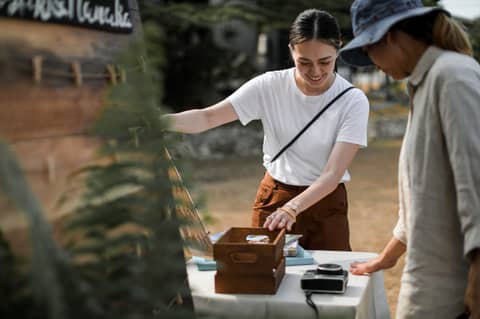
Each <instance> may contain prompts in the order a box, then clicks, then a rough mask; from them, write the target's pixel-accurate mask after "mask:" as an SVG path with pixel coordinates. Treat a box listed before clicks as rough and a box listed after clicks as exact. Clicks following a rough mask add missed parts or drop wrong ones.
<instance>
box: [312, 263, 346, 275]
mask: <svg viewBox="0 0 480 319" xmlns="http://www.w3.org/2000/svg"><path fill="white" fill-rule="evenodd" d="M317 273H318V274H322V275H341V274H342V273H343V268H342V266H340V265H338V264H320V265H318V267H317Z"/></svg>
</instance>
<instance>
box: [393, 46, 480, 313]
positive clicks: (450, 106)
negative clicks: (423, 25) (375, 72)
mask: <svg viewBox="0 0 480 319" xmlns="http://www.w3.org/2000/svg"><path fill="white" fill-rule="evenodd" d="M409 90H410V93H411V107H412V109H411V113H410V117H409V124H408V126H407V131H406V133H405V137H404V142H403V145H402V150H401V157H400V164H399V193H400V210H399V214H400V216H399V222H398V224H397V226H396V227H395V229H394V236H395V237H396V238H398V239H399V240H401V241H403V242H406V244H407V256H406V264H405V268H404V272H403V276H402V282H401V288H400V294H399V302H398V306H397V318H398V319H404V318H422V319H428V318H432V319H433V318H435V319H439V318H449V319H450V318H455V317H457V316H458V315H460V314H461V313H462V312H463V310H464V304H463V300H464V294H465V288H466V285H467V278H468V268H469V261H468V260H467V255H468V253H469V252H471V251H472V250H473V249H475V248H480V66H479V64H478V63H477V62H476V61H475V60H474V59H472V58H470V57H468V56H466V55H462V54H458V53H455V52H451V51H444V50H441V49H439V48H436V47H430V48H429V49H428V50H427V51H426V52H425V53H424V54H423V56H422V57H421V59H420V60H419V62H418V63H417V65H416V67H415V69H414V71H413V73H412V75H411V76H410V79H409Z"/></svg>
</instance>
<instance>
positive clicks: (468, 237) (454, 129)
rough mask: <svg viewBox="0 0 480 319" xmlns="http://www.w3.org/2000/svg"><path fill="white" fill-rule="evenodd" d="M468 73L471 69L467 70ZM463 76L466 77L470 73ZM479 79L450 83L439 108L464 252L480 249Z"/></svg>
mask: <svg viewBox="0 0 480 319" xmlns="http://www.w3.org/2000/svg"><path fill="white" fill-rule="evenodd" d="M467 72H468V71H467ZM463 76H465V77H467V76H469V75H468V74H464V75H463ZM478 81H479V79H478V74H477V78H476V79H472V78H470V79H467V80H463V81H450V82H447V83H446V84H445V85H444V87H443V88H442V90H441V91H440V92H441V96H440V102H439V109H440V110H439V111H440V116H441V123H442V129H443V133H444V136H445V142H446V145H447V150H448V156H449V161H450V165H451V167H452V171H453V178H454V182H455V192H456V195H457V196H456V197H457V212H458V216H459V221H460V226H461V230H462V233H463V236H464V251H463V253H464V255H465V256H467V255H468V254H469V253H470V252H471V251H472V250H474V249H475V248H480V142H479V141H480V130H479V121H480V104H479V101H480V88H479V84H478V83H479V82H478Z"/></svg>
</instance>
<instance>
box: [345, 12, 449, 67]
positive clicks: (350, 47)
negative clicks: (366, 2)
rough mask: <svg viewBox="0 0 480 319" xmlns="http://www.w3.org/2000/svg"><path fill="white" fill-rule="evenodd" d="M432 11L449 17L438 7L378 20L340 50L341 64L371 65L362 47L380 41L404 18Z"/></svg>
mask: <svg viewBox="0 0 480 319" xmlns="http://www.w3.org/2000/svg"><path fill="white" fill-rule="evenodd" d="M434 11H439V12H444V13H446V14H448V15H450V13H449V12H448V11H446V10H445V9H443V8H440V7H421V8H415V9H411V10H407V11H405V12H401V13H398V14H395V15H392V16H390V17H388V18H385V19H382V20H379V21H377V22H375V23H374V24H372V25H370V26H369V27H368V28H366V29H365V30H363V31H362V32H360V34H359V35H357V36H356V37H355V38H354V39H353V40H352V41H350V42H349V43H348V44H347V45H346V46H344V47H343V48H342V49H340V52H339V54H340V58H341V59H342V61H343V62H345V63H347V64H349V65H352V66H370V65H373V62H372V60H371V59H370V58H369V57H368V55H367V53H366V52H365V51H363V49H362V48H363V47H365V46H367V45H370V44H374V43H376V42H378V41H380V40H381V39H382V37H383V36H384V35H385V34H386V33H387V31H388V30H389V29H390V28H391V27H392V26H393V25H394V24H395V23H397V22H399V21H401V20H405V19H406V18H411V17H416V16H422V15H425V14H428V13H430V12H434Z"/></svg>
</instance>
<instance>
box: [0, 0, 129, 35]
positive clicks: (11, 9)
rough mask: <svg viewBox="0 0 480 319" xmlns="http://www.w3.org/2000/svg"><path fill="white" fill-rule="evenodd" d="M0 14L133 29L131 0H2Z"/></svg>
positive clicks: (105, 28)
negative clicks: (129, 1) (130, 8)
mask: <svg viewBox="0 0 480 319" xmlns="http://www.w3.org/2000/svg"><path fill="white" fill-rule="evenodd" d="M0 16H4V17H12V18H22V19H29V20H36V21H42V22H50V23H64V24H73V25H78V26H81V27H86V28H93V29H100V30H108V31H113V32H125V33H130V32H131V31H132V29H133V27H132V21H131V16H130V11H129V7H128V0H0Z"/></svg>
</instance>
